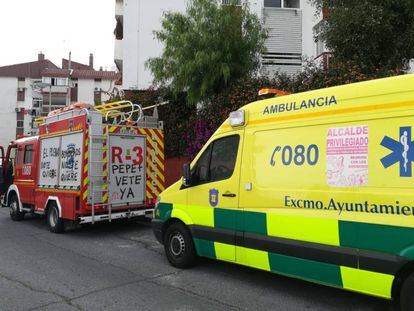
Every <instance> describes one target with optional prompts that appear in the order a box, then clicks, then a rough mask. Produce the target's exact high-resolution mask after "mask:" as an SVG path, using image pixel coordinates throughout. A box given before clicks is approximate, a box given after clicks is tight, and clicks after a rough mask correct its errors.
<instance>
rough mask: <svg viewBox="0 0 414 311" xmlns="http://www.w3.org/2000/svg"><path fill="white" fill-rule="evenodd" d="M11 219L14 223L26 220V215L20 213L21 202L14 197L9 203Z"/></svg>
mask: <svg viewBox="0 0 414 311" xmlns="http://www.w3.org/2000/svg"><path fill="white" fill-rule="evenodd" d="M9 208H10V218H11V219H12V220H14V221H19V220H22V219H23V218H24V213H23V212H21V211H20V205H19V200H18V199H17V196H15V195H13V196H12V197H11V198H10V202H9Z"/></svg>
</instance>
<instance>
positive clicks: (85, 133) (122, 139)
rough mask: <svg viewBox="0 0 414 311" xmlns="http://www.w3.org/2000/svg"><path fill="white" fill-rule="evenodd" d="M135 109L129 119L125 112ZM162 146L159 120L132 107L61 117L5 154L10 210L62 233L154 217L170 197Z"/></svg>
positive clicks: (73, 111)
mask: <svg viewBox="0 0 414 311" xmlns="http://www.w3.org/2000/svg"><path fill="white" fill-rule="evenodd" d="M128 106H130V107H131V109H130V110H129V111H128V112H121V111H120V110H121V109H124V108H126V107H128ZM138 112H139V113H138ZM137 113H138V114H139V115H140V117H139V118H138V120H137V121H132V117H133V116H134V115H136V114H137ZM111 116H112V117H111ZM141 116H142V117H141ZM114 120H117V122H115V121H114ZM109 121H112V124H109V123H108V122H109ZM163 140H164V138H163V131H162V122H159V121H158V117H157V116H156V114H155V116H143V114H142V110H141V108H140V107H139V106H136V105H133V104H132V103H130V102H125V101H122V102H116V103H111V104H103V105H100V106H97V107H95V108H94V107H92V106H90V105H85V104H75V105H72V106H70V107H66V108H64V109H60V110H58V111H54V112H52V113H50V114H49V116H48V117H46V118H45V119H44V120H43V122H42V123H41V124H40V126H39V134H38V135H36V136H31V137H22V138H18V139H16V140H14V141H12V142H10V144H9V146H8V148H7V151H5V149H4V148H3V147H1V148H0V155H1V163H2V169H1V174H0V175H1V176H0V193H1V194H2V195H3V202H2V203H3V206H8V207H9V209H10V217H11V219H12V220H15V221H18V220H22V219H23V218H24V215H25V214H26V213H32V214H33V213H34V214H40V215H46V219H47V223H48V226H49V228H50V230H51V231H52V232H55V233H60V232H63V231H64V225H65V222H67V221H72V222H76V223H79V224H85V223H95V222H98V221H104V220H108V221H111V220H113V219H120V218H130V217H135V216H143V215H146V214H150V213H152V211H153V208H154V204H155V200H156V198H157V196H158V195H159V193H160V192H161V191H163V190H164V180H165V178H164V142H163Z"/></svg>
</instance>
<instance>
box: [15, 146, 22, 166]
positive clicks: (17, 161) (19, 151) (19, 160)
mask: <svg viewBox="0 0 414 311" xmlns="http://www.w3.org/2000/svg"><path fill="white" fill-rule="evenodd" d="M21 159H22V150H21V149H19V150H16V163H17V164H20V162H21Z"/></svg>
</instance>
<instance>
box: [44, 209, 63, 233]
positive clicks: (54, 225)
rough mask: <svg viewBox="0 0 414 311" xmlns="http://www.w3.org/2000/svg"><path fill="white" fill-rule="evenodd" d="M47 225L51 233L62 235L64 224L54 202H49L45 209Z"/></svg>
mask: <svg viewBox="0 0 414 311" xmlns="http://www.w3.org/2000/svg"><path fill="white" fill-rule="evenodd" d="M46 217H47V224H48V226H49V230H50V231H51V232H53V233H62V232H63V231H64V229H65V223H64V221H63V219H62V218H60V217H59V208H58V206H57V204H56V203H55V202H51V203H50V206H49V208H48V209H47V216H46Z"/></svg>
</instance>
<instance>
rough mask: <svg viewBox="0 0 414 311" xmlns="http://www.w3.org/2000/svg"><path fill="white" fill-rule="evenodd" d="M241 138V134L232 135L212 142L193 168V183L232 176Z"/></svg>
mask: <svg viewBox="0 0 414 311" xmlns="http://www.w3.org/2000/svg"><path fill="white" fill-rule="evenodd" d="M239 140H240V137H239V135H232V136H228V137H223V138H219V139H217V140H215V141H214V142H212V143H211V144H210V146H208V148H207V149H206V150H205V151H204V153H203V154H202V155H201V157H200V158H199V159H198V161H197V164H196V165H195V166H194V168H193V170H192V173H191V175H192V176H191V177H192V185H193V186H195V185H200V184H204V183H208V182H214V181H220V180H225V179H228V178H230V177H231V176H232V175H233V171H234V166H235V164H236V160H237V151H238V149H239Z"/></svg>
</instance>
